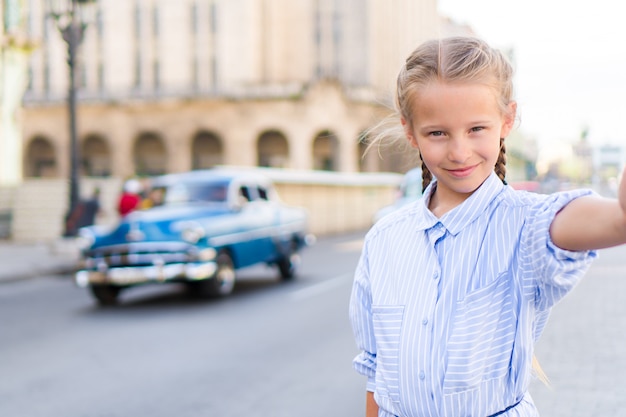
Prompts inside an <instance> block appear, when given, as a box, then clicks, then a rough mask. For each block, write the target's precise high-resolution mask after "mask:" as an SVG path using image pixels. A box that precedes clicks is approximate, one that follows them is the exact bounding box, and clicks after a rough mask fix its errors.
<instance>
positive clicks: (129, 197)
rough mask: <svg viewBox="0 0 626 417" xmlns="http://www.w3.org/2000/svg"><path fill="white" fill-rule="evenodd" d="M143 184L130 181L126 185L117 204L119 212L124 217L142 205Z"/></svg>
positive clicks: (133, 180)
mask: <svg viewBox="0 0 626 417" xmlns="http://www.w3.org/2000/svg"><path fill="white" fill-rule="evenodd" d="M140 193H141V183H140V182H139V181H137V180H135V179H130V180H128V181H126V183H125V184H124V190H123V192H122V195H120V200H119V202H118V204H117V211H118V212H119V214H120V216H122V217H124V216H126V215H127V214H128V213H131V212H132V211H134V210H135V209H136V208H137V207H138V206H139V203H141V194H140Z"/></svg>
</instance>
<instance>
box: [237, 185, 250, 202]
mask: <svg viewBox="0 0 626 417" xmlns="http://www.w3.org/2000/svg"><path fill="white" fill-rule="evenodd" d="M239 197H242V200H243V201H244V202H247V201H252V196H251V195H250V190H249V189H248V187H246V186H244V185H242V186H241V187H239Z"/></svg>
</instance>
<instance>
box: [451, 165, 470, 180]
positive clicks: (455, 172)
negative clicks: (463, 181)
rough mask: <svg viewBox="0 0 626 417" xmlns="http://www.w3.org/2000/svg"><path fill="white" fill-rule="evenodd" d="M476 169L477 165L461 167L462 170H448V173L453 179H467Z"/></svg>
mask: <svg viewBox="0 0 626 417" xmlns="http://www.w3.org/2000/svg"><path fill="white" fill-rule="evenodd" d="M476 167H477V165H472V166H469V167H463V168H456V169H449V170H448V172H449V173H450V175H452V176H453V177H457V178H465V177H468V176H469V175H471V174H472V172H474V169H475V168H476Z"/></svg>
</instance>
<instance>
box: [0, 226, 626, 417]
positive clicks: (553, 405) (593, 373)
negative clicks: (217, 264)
mask: <svg viewBox="0 0 626 417" xmlns="http://www.w3.org/2000/svg"><path fill="white" fill-rule="evenodd" d="M361 237H362V235H361V234H353V235H345V236H337V237H334V238H326V239H321V240H320V241H319V242H318V244H317V245H316V246H314V247H313V248H310V249H308V250H307V251H306V252H305V253H304V256H303V265H302V270H301V275H300V277H299V278H298V279H297V280H296V281H294V282H291V283H280V282H278V281H277V280H276V279H275V278H274V276H275V274H274V271H273V270H269V269H265V268H256V269H253V270H250V271H247V272H246V273H245V274H243V275H242V277H241V278H242V279H241V280H240V281H239V283H238V285H237V287H236V291H235V293H234V294H233V295H232V296H230V297H228V298H226V299H223V300H219V301H211V300H195V299H191V298H189V297H187V296H186V295H185V293H184V291H182V289H180V288H178V287H176V286H169V287H144V288H137V289H135V290H132V291H129V292H128V293H125V294H123V295H122V300H121V305H119V306H117V307H114V308H100V307H97V305H96V304H95V303H94V302H93V300H92V299H91V298H90V296H89V295H88V294H87V292H86V291H85V290H83V289H79V288H76V287H74V286H73V284H72V282H71V280H70V279H69V277H67V276H56V277H40V278H36V279H30V280H25V281H19V282H11V283H4V284H2V285H0V317H1V319H0V416H11V417H13V416H16V417H39V416H46V417H50V416H52V417H56V416H59V417H114V416H115V417H117V416H120V417H122V416H123V417H127V416H150V417H160V416H163V417H165V416H167V417H171V416H177V417H193V416H237V417H240V416H271V417H281V416H290V417H291V416H298V417H307V416H320V415H324V416H361V415H364V407H363V405H364V386H365V381H364V379H363V378H362V377H360V376H359V375H357V374H356V373H355V372H354V371H353V370H352V368H351V359H352V357H353V356H354V355H355V354H356V348H355V346H354V341H353V339H352V333H351V330H350V326H349V323H348V317H347V303H348V297H349V293H350V287H351V281H352V276H351V275H352V272H353V270H354V266H355V264H356V261H357V258H358V254H359V249H360V239H361ZM624 294H626V248H618V249H611V250H606V251H602V252H601V257H600V259H599V260H598V261H597V262H596V263H595V264H594V266H593V267H592V269H591V270H590V272H589V274H588V276H587V277H586V278H585V279H584V280H583V282H582V283H581V284H580V286H579V287H578V288H576V289H575V290H574V292H573V293H572V294H570V295H569V296H568V297H566V298H565V299H564V300H563V301H562V302H561V304H559V305H558V306H557V307H556V308H555V310H554V312H553V315H552V318H551V321H550V322H549V324H548V326H547V328H546V331H545V334H544V336H543V338H542V339H541V340H540V342H539V344H538V348H537V356H538V357H539V360H540V361H541V363H542V365H543V368H544V370H545V371H546V373H547V374H548V376H549V377H550V379H551V383H552V385H551V387H550V388H547V387H545V386H542V385H541V384H540V383H535V384H534V385H533V386H532V390H531V392H532V394H533V396H534V398H535V401H536V403H537V406H538V408H539V410H540V411H541V412H542V416H545V417H560V416H563V417H565V416H567V417H583V416H585V417H589V416H605V415H610V416H618V417H619V416H626V354H625V349H624V346H625V343H624V342H626V331H625V330H626V303H624V302H623V297H624Z"/></svg>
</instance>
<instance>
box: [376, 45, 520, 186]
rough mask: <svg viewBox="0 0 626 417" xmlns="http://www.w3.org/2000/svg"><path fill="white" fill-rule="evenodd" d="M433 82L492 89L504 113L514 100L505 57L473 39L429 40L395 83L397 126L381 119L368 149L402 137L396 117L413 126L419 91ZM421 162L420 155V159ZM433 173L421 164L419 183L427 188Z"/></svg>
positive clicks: (500, 170)
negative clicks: (414, 108)
mask: <svg viewBox="0 0 626 417" xmlns="http://www.w3.org/2000/svg"><path fill="white" fill-rule="evenodd" d="M433 82H446V83H479V84H483V85H486V86H489V87H491V88H493V90H494V92H496V98H497V100H498V106H499V107H500V109H501V111H502V112H503V114H506V113H508V112H509V111H510V110H509V104H510V103H511V101H512V100H513V68H512V66H511V64H510V63H509V61H508V60H507V58H506V57H505V56H504V55H503V54H502V52H500V51H499V50H497V49H494V48H492V47H490V46H489V45H488V44H487V43H485V42H484V41H482V40H480V39H477V38H472V37H451V38H444V39H438V40H431V41H427V42H425V43H423V44H421V45H420V46H419V47H417V49H415V51H413V53H411V55H409V57H408V58H407V60H406V62H405V64H404V65H403V66H402V68H401V70H400V73H399V74H398V79H397V82H396V96H395V107H396V114H395V115H394V116H392V118H393V119H394V122H395V124H396V126H395V127H393V128H389V127H388V126H389V120H384V121H383V122H381V124H379V125H378V126H377V127H375V128H374V129H373V130H374V131H377V132H378V133H375V134H374V135H372V141H371V142H370V144H369V146H368V147H371V146H372V145H374V144H376V143H380V141H381V140H383V138H389V137H395V139H398V137H399V136H400V137H402V138H405V134H404V131H403V130H402V129H401V128H399V123H398V121H397V119H398V118H403V119H404V120H405V121H406V122H407V123H408V124H409V126H411V124H412V123H413V106H414V105H415V102H416V100H419V93H420V91H421V89H422V88H423V87H425V86H427V85H428V84H430V83H433ZM420 159H421V156H420ZM505 165H506V149H505V147H504V138H501V140H500V155H499V157H498V161H497V162H496V165H495V167H494V170H495V171H496V173H497V174H498V176H499V177H500V179H501V180H502V181H503V182H504V177H505V175H506V168H505ZM431 180H432V174H431V173H430V171H429V170H428V168H427V167H426V165H424V163H423V161H422V182H423V187H424V188H426V186H428V184H429V183H430V181H431Z"/></svg>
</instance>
